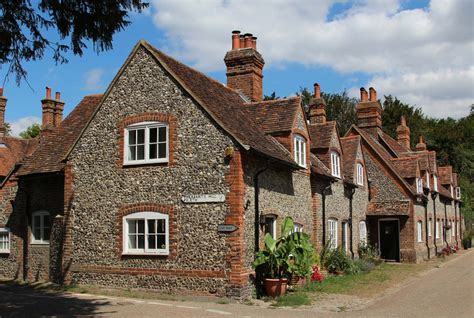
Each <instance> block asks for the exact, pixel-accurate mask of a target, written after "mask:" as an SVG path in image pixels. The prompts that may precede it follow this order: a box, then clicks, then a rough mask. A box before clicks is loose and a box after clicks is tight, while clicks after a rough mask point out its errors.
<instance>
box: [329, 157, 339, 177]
mask: <svg viewBox="0 0 474 318" xmlns="http://www.w3.org/2000/svg"><path fill="white" fill-rule="evenodd" d="M331 174H332V175H333V176H335V177H338V178H340V177H341V157H340V156H339V154H338V153H337V152H335V151H333V152H331Z"/></svg>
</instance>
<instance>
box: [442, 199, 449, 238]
mask: <svg viewBox="0 0 474 318" xmlns="http://www.w3.org/2000/svg"><path fill="white" fill-rule="evenodd" d="M447 225H448V212H447V210H446V201H445V202H444V229H443V230H444V231H443V233H444V243H446V247H449V244H448V231H447V229H446V226H447Z"/></svg>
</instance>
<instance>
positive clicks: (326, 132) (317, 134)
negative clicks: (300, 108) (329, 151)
mask: <svg viewBox="0 0 474 318" xmlns="http://www.w3.org/2000/svg"><path fill="white" fill-rule="evenodd" d="M308 127H309V134H310V136H311V149H315V148H329V147H330V146H331V138H332V134H333V133H334V130H335V129H336V122H335V121H328V122H326V123H324V124H314V125H309V126H308Z"/></svg>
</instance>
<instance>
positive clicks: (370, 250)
mask: <svg viewBox="0 0 474 318" xmlns="http://www.w3.org/2000/svg"><path fill="white" fill-rule="evenodd" d="M358 252H359V258H360V259H362V260H367V261H369V262H372V263H373V264H374V265H378V264H380V263H382V259H381V258H380V252H379V250H378V248H376V247H375V246H372V245H369V244H359V246H358Z"/></svg>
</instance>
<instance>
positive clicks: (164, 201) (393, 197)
mask: <svg viewBox="0 0 474 318" xmlns="http://www.w3.org/2000/svg"><path fill="white" fill-rule="evenodd" d="M224 61H225V64H226V66H227V86H225V85H223V84H221V83H219V82H217V81H215V80H213V79H211V78H209V77H207V76H206V75H204V74H202V73H200V72H198V71H196V70H194V69H192V68H190V67H188V66H186V65H184V64H181V63H180V62H178V61H176V60H175V59H173V58H171V57H170V56H167V55H165V54H164V53H163V52H161V51H160V50H158V49H156V48H154V47H152V46H151V45H150V44H148V43H147V42H145V41H140V42H139V43H138V44H137V45H136V46H135V47H134V49H133V51H132V52H131V53H130V55H129V57H128V58H127V60H126V61H125V63H124V64H123V66H122V67H121V69H120V70H119V71H118V73H117V75H116V76H115V78H114V79H113V81H112V82H111V83H110V85H109V87H108V89H107V90H106V92H105V93H104V94H100V95H91V96H86V97H84V99H83V100H82V101H81V102H80V103H79V104H78V105H77V106H76V107H75V108H74V110H72V112H71V113H70V114H69V115H68V116H67V117H66V118H65V119H64V120H63V118H62V117H63V109H64V102H63V101H62V100H61V96H60V94H59V93H56V95H55V97H54V98H53V97H52V96H51V90H50V89H49V88H47V91H46V97H45V98H44V99H43V100H42V101H41V103H42V110H43V118H42V131H41V134H40V136H39V137H37V138H35V139H32V140H23V139H19V138H15V137H10V136H6V135H5V126H4V113H5V106H6V101H7V99H6V98H5V97H3V90H2V94H0V95H2V96H1V98H0V129H1V130H0V133H1V134H0V160H1V161H0V178H1V179H0V181H1V186H0V275H1V276H4V277H10V278H18V279H27V280H50V281H54V282H58V283H67V284H68V283H74V284H92V285H100V286H109V287H110V286H113V287H127V288H147V289H153V290H162V291H169V292H176V291H193V292H201V293H213V294H217V295H227V296H231V297H236V298H245V297H249V296H250V295H251V290H252V284H251V278H252V275H253V270H252V268H251V263H252V261H253V259H254V255H255V252H256V251H257V250H258V249H259V248H261V246H262V237H263V235H264V234H265V233H271V234H272V235H273V236H275V237H276V236H278V235H279V233H278V232H279V225H280V223H281V221H282V219H283V218H284V217H285V216H292V217H293V218H294V220H295V222H296V225H295V227H296V230H299V231H305V232H307V233H309V234H311V236H312V238H313V240H314V243H315V245H316V246H317V247H318V248H321V247H322V245H323V244H324V243H325V242H329V243H328V244H331V245H332V246H334V247H336V246H340V247H342V248H343V249H344V250H345V251H346V252H347V253H348V254H350V255H351V256H353V257H357V256H358V245H359V244H365V243H369V244H372V245H374V246H377V247H378V248H379V249H380V252H381V255H382V257H383V258H385V259H386V260H391V261H412V262H414V261H419V260H422V259H427V258H430V257H433V256H435V254H436V253H437V252H439V251H440V250H441V249H442V248H443V247H446V246H447V245H448V244H449V245H457V244H459V243H460V238H461V231H462V230H463V228H462V225H461V224H462V216H461V213H460V193H459V187H458V184H457V175H456V174H455V173H453V171H452V169H451V167H438V166H437V164H436V153H435V152H433V151H428V150H427V149H426V145H425V144H424V142H423V140H422V139H420V143H419V144H418V145H417V146H416V149H410V130H409V128H408V127H407V126H406V124H405V121H404V119H402V120H401V124H400V126H399V127H398V129H397V134H398V138H397V140H394V139H392V138H391V137H389V136H388V135H387V134H386V133H384V131H383V130H382V120H381V112H382V108H381V105H380V102H379V101H378V99H377V96H376V91H375V90H374V89H373V88H371V89H370V90H369V93H368V92H367V91H365V90H364V89H361V100H360V103H359V104H358V105H357V117H358V124H357V126H353V127H352V128H351V129H350V130H349V131H348V132H347V133H346V134H345V135H344V137H340V132H339V131H338V130H337V126H336V123H335V122H333V121H327V120H326V113H325V107H326V104H325V101H324V99H323V98H321V94H320V87H319V85H317V84H316V85H315V93H314V97H313V99H312V100H311V103H310V112H309V113H310V114H309V118H307V116H306V115H305V112H304V110H303V107H302V103H301V99H300V98H299V97H292V98H285V99H280V100H275V101H263V100H262V78H263V74H262V70H263V66H264V60H263V57H262V56H261V54H260V53H259V52H258V51H257V49H256V38H255V37H252V36H251V35H250V34H245V35H240V33H239V32H237V31H236V32H233V34H232V49H231V50H230V51H229V52H227V54H226V56H225V59H224ZM368 95H370V96H368Z"/></svg>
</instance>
